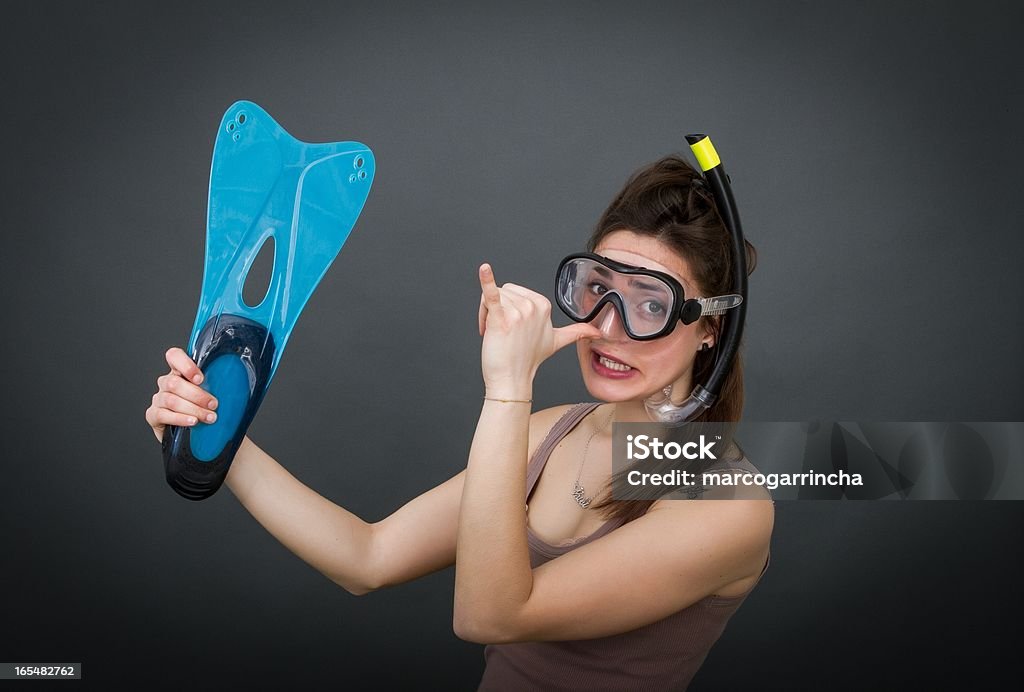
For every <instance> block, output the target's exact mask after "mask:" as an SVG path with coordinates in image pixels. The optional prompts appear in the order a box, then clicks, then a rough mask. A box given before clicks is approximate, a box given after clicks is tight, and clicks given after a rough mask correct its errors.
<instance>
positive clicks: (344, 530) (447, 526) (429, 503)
mask: <svg viewBox="0 0 1024 692" xmlns="http://www.w3.org/2000/svg"><path fill="white" fill-rule="evenodd" d="M464 473H465V471H462V472H460V473H459V474H457V475H456V476H453V477H452V478H450V479H449V480H447V481H445V482H444V483H442V484H441V485H439V486H437V487H435V488H433V489H431V490H428V491H427V492H425V493H423V494H422V495H420V496H418V497H416V498H414V499H413V500H410V501H409V502H408V503H406V504H405V505H403V506H402V507H401V508H400V509H398V510H397V511H396V512H394V513H392V514H391V515H390V516H388V517H387V518H385V519H383V520H381V521H379V522H376V523H373V524H370V523H367V522H365V521H363V520H362V519H360V518H359V517H357V516H356V515H355V514H352V513H351V512H349V511H348V510H346V509H345V508H344V507H341V506H339V505H337V504H335V503H333V502H331V501H330V500H328V499H327V498H325V497H323V496H322V495H320V494H319V493H317V492H316V491H314V490H313V489H311V488H309V487H308V486H306V485H304V484H303V483H301V482H300V481H299V480H298V479H296V478H295V477H294V476H293V475H292V474H290V473H289V472H288V470H287V469H285V468H284V467H283V466H281V465H280V464H279V463H277V461H275V460H274V459H273V458H272V457H271V456H270V455H268V454H267V453H266V452H264V451H263V450H262V449H260V448H259V447H257V446H256V444H254V443H253V442H252V441H251V440H249V438H245V440H244V441H243V442H242V446H241V448H240V449H239V450H238V454H237V455H236V456H235V461H234V462H233V463H232V465H231V470H230V471H229V472H228V476H227V478H226V479H225V482H226V483H227V485H228V487H229V488H231V491H232V492H233V493H234V494H235V496H236V497H237V498H238V500H239V501H240V502H241V503H242V505H243V506H244V507H245V508H246V509H247V510H249V513H250V514H252V515H253V517H255V518H256V520H257V521H258V522H259V523H260V524H262V525H263V527H264V528H265V529H266V530H267V531H269V532H270V534H271V535H273V536H274V538H276V539H277V540H279V541H280V542H281V543H282V544H283V545H284V546H286V547H287V548H288V549H289V550H291V551H292V552H293V553H295V554H296V555H298V556H299V557H300V558H302V559H303V560H304V561H306V562H307V563H309V564H310V565H311V566H313V567H314V568H316V569H317V570H318V571H319V572H321V573H323V574H324V575H325V576H327V577H328V578H329V579H331V580H332V581H334V582H335V583H337V584H339V585H340V586H342V587H343V588H345V589H346V590H347V591H349V592H350V593H353V594H356V595H362V594H365V593H367V592H369V591H373V590H375V589H379V588H381V587H383V586H392V585H394V584H400V583H403V582H406V581H410V580H412V579H416V578H417V577H421V576H423V575H425V574H430V573H431V572H435V571H437V570H439V569H442V568H444V567H447V566H449V565H451V564H453V563H454V562H455V538H456V531H457V527H458V515H459V498H460V497H461V495H462V479H463V475H464Z"/></svg>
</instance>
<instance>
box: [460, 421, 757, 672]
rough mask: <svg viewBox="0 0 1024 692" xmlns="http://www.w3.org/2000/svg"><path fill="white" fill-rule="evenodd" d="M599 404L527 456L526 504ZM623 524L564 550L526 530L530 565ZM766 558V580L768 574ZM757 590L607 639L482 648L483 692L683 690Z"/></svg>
mask: <svg viewBox="0 0 1024 692" xmlns="http://www.w3.org/2000/svg"><path fill="white" fill-rule="evenodd" d="M599 405H600V404H598V403H582V404H577V405H576V406H573V407H572V408H571V409H569V410H568V411H567V412H566V413H565V414H564V415H563V416H562V417H561V418H560V419H559V420H558V422H557V423H555V425H554V427H552V428H551V431H550V432H549V433H548V435H547V437H545V438H544V441H543V442H542V443H541V445H540V446H539V447H538V448H537V451H536V452H534V455H533V457H532V458H531V459H530V463H529V466H528V470H527V475H526V498H527V500H529V498H530V494H531V493H532V492H533V488H534V486H535V485H536V484H537V480H538V479H539V478H540V474H541V471H542V470H543V469H544V465H545V464H546V463H547V460H548V457H549V456H550V455H551V452H552V450H553V449H554V448H555V446H556V445H557V444H558V443H559V441H561V439H562V438H563V437H565V436H566V435H567V434H569V431H571V430H572V429H573V428H574V427H576V425H577V424H578V423H579V422H580V421H581V420H583V418H584V417H585V416H586V415H587V414H588V413H590V412H591V411H593V410H594V409H595V408H597V406H599ZM621 525H622V521H621V519H612V520H610V521H607V522H605V523H604V524H603V525H602V526H601V528H599V529H598V530H597V531H595V532H594V533H592V534H590V535H589V536H586V537H585V538H582V539H580V540H577V541H575V542H574V543H572V544H570V545H562V546H554V545H551V544H549V543H546V542H544V541H542V540H541V539H540V538H538V537H537V536H536V535H535V534H534V533H533V531H531V530H530V528H529V526H527V538H528V542H529V547H530V564H531V566H532V567H534V568H536V567H538V566H539V565H542V564H544V563H545V562H547V561H549V560H552V559H554V558H557V557H558V556H559V555H564V554H565V553H567V552H569V551H570V550H574V549H575V548H578V547H579V546H581V545H585V544H586V543H589V542H590V541H593V540H596V539H598V538H600V537H601V536H603V535H605V534H607V533H608V532H610V531H613V530H615V529H616V528H618V527H619V526H621ZM770 560H771V555H770V554H769V558H768V561H770ZM768 561H766V562H765V565H764V569H762V570H761V576H763V575H764V572H765V570H767V569H768ZM760 579H761V577H760V576H759V577H758V581H760ZM756 585H757V582H755V584H754V586H756ZM753 589H754V587H753V586H752V587H751V588H750V589H748V590H747V591H746V592H745V593H743V594H740V595H739V596H707V597H705V598H703V599H701V600H699V601H697V602H696V603H694V604H693V605H691V606H689V607H687V608H685V609H683V610H680V611H679V612H677V613H674V614H672V615H669V616H668V617H666V618H664V619H662V620H659V621H657V622H653V623H651V624H649V625H645V626H643V627H640V628H638V629H635V630H632V631H629V632H623V633H621V634H616V635H612V636H608V637H600V638H597V639H581V640H576V641H560V642H517V643H515V644H490V645H488V646H486V647H484V660H485V662H486V667H485V669H484V675H483V678H482V679H481V681H480V686H479V688H478V692H508V691H510V690H572V691H573V692H576V691H577V690H588V692H594V691H597V690H637V691H639V690H659V691H660V690H685V689H686V687H687V686H688V685H689V684H690V680H691V679H692V678H693V676H694V674H695V673H696V672H697V669H698V668H700V666H701V664H702V663H703V662H704V658H705V657H706V656H707V654H708V651H709V650H710V649H711V646H712V645H713V644H714V643H715V642H716V641H717V640H718V638H719V637H720V636H721V634H722V632H723V631H724V630H725V624H726V622H728V620H729V618H730V617H731V616H732V614H733V613H735V612H736V610H737V609H738V608H739V607H740V604H742V603H743V601H744V600H745V599H746V597H747V596H748V595H749V594H750V592H751V591H753Z"/></svg>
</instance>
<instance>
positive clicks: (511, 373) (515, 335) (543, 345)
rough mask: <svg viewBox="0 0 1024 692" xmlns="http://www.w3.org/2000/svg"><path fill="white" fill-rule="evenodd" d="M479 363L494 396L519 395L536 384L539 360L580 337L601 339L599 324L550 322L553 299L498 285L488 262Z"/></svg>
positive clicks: (483, 276)
mask: <svg viewBox="0 0 1024 692" xmlns="http://www.w3.org/2000/svg"><path fill="white" fill-rule="evenodd" d="M480 288H481V290H482V292H483V295H482V296H481V298H480V314H479V328H480V335H481V336H483V338H484V339H483V347H482V351H481V356H480V360H481V365H482V367H483V375H484V385H485V386H486V387H487V391H488V393H489V394H491V395H508V396H512V397H514V396H521V395H522V394H523V389H524V388H525V389H529V388H531V387H532V385H533V378H534V375H536V374H537V369H538V368H539V367H540V364H541V363H543V362H544V361H545V360H547V359H548V358H549V357H551V355H552V354H554V353H555V352H557V351H558V350H560V349H561V348H563V347H565V346H567V345H569V344H571V343H574V342H576V341H578V340H580V339H585V338H593V339H598V338H601V336H602V334H601V330H599V329H598V328H597V327H595V326H593V325H590V324H586V323H578V324H571V325H569V326H567V327H553V326H552V325H551V301H549V300H548V299H547V298H545V297H544V296H542V295H541V294H539V293H537V292H535V291H531V290H530V289H528V288H523V287H522V286H517V285H516V284H509V283H507V284H504V285H502V286H501V288H498V286H497V284H495V283H494V272H493V271H492V270H491V266H490V265H489V264H482V265H480Z"/></svg>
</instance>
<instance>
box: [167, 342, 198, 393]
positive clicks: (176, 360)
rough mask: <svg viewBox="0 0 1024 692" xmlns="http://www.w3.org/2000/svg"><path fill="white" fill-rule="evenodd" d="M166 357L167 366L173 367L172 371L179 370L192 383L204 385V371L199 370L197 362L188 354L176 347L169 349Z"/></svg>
mask: <svg viewBox="0 0 1024 692" xmlns="http://www.w3.org/2000/svg"><path fill="white" fill-rule="evenodd" d="M164 357H165V358H166V359H167V364H168V365H170V366H171V369H172V370H177V371H178V372H180V373H181V374H182V375H183V376H184V377H185V379H187V380H189V381H190V382H195V383H196V384H202V382H203V373H202V371H200V370H199V367H198V366H197V365H196V364H195V361H193V360H192V359H191V358H189V357H188V354H187V353H185V352H184V351H182V350H181V349H180V348H178V347H177V346H175V347H174V348H169V349H167V353H165V354H164Z"/></svg>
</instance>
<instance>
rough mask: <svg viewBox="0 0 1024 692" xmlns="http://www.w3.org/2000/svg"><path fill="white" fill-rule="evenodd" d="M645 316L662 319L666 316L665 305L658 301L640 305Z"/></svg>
mask: <svg viewBox="0 0 1024 692" xmlns="http://www.w3.org/2000/svg"><path fill="white" fill-rule="evenodd" d="M640 307H641V309H642V310H643V311H644V314H646V315H649V316H651V317H662V316H663V315H664V314H665V305H664V304H662V303H659V302H658V301H656V300H648V301H646V302H644V303H641V305H640Z"/></svg>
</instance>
